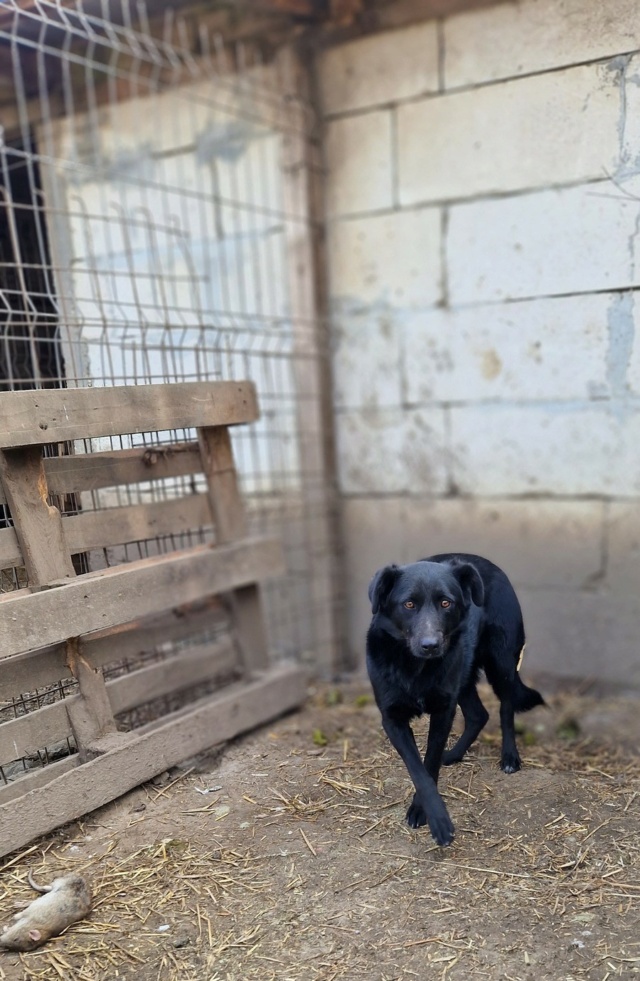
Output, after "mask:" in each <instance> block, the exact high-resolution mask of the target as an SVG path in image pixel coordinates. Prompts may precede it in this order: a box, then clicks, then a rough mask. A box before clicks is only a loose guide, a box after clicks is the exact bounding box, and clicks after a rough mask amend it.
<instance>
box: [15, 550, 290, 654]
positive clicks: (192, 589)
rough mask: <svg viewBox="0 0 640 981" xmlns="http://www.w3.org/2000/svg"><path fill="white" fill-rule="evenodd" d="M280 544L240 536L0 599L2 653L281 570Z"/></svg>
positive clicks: (58, 639) (40, 644) (42, 644)
mask: <svg viewBox="0 0 640 981" xmlns="http://www.w3.org/2000/svg"><path fill="white" fill-rule="evenodd" d="M283 570H284V562H283V555H282V548H281V545H280V543H279V542H278V541H275V540H268V539H245V540H244V541H241V542H235V543H231V544H228V545H223V546H220V547H218V548H215V549H214V548H211V547H209V546H206V545H205V546H199V547H197V548H190V549H183V550H181V551H179V552H175V553H172V554H171V555H166V556H164V555H163V556H159V557H157V558H153V559H141V560H140V561H138V562H131V563H129V564H128V565H122V566H117V567H116V568H113V569H106V570H104V571H100V572H92V573H88V574H87V575H84V576H79V577H77V578H76V579H75V580H73V581H69V582H68V583H66V582H65V583H63V584H61V585H59V586H58V587H57V588H53V589H46V590H43V591H42V592H39V593H33V594H26V595H25V594H20V595H14V594H11V593H7V594H5V596H4V597H3V599H2V600H0V658H2V657H8V656H9V655H11V654H17V653H21V652H23V651H28V650H33V649H34V648H36V647H45V646H48V645H49V644H56V643H60V642H62V641H64V640H66V639H67V638H69V637H77V636H79V635H81V634H84V633H89V632H90V631H92V630H95V629H96V627H97V626H98V625H99V626H101V627H103V628H106V627H114V626H116V625H117V624H119V623H127V622H129V621H131V620H135V619H136V618H138V617H140V616H150V615H152V614H154V613H162V612H163V611H165V610H167V609H170V608H171V607H173V606H177V605H179V604H182V603H191V602H195V601H196V600H199V599H203V598H204V597H205V596H208V595H213V594H215V593H220V592H226V591H227V590H232V589H236V588H238V587H240V586H246V585H249V584H250V583H253V582H255V581H259V580H260V579H264V578H268V577H270V576H274V575H279V574H282V572H283Z"/></svg>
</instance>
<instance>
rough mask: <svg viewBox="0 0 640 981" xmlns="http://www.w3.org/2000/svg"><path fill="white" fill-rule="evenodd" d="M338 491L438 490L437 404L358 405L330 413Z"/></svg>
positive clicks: (441, 446) (443, 463) (442, 463)
mask: <svg viewBox="0 0 640 981" xmlns="http://www.w3.org/2000/svg"><path fill="white" fill-rule="evenodd" d="M336 431H337V448H338V474H339V486H340V490H341V491H342V493H344V494H403V493H409V492H411V493H415V494H419V493H424V494H441V493H443V492H444V490H445V488H446V484H447V454H446V450H445V442H446V440H445V424H444V414H443V412H442V410H440V409H435V410H433V411H423V410H413V411H411V410H404V409H401V408H397V409H384V408H383V409H363V410H360V411H348V412H347V411H342V412H338V413H337V415H336Z"/></svg>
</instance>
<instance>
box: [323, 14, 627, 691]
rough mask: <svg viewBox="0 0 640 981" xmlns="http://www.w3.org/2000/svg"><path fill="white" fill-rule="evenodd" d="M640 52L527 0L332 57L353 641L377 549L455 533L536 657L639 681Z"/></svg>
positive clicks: (619, 29) (539, 662) (410, 550)
mask: <svg viewBox="0 0 640 981" xmlns="http://www.w3.org/2000/svg"><path fill="white" fill-rule="evenodd" d="M639 49H640V19H639V18H638V16H637V8H636V4H635V2H632V0H521V2H519V3H517V4H513V3H509V4H501V5H498V6H496V7H492V8H485V9H482V10H479V11H474V12H469V13H466V14H460V15H457V16H453V17H451V18H448V19H447V18H445V19H443V20H440V21H433V22H425V23H422V24H419V25H416V26H412V27H408V28H403V29H401V30H396V31H392V32H387V33H383V34H378V35H371V36H367V37H364V38H361V39H358V40H354V41H349V42H347V43H344V44H340V45H337V46H335V47H332V48H330V49H328V50H326V51H324V52H323V53H322V54H321V55H320V56H319V58H318V62H317V66H316V67H317V72H318V80H319V90H320V93H321V103H322V112H323V115H324V121H325V134H326V139H325V147H324V149H325V161H326V168H327V186H326V214H327V242H328V258H329V290H330V298H331V320H332V327H331V329H332V343H333V374H334V386H335V389H334V402H335V410H336V437H337V446H338V466H339V483H340V490H341V494H342V501H343V515H342V518H343V532H344V539H345V551H346V558H347V569H348V589H349V595H348V598H347V599H348V610H349V643H350V649H351V655H352V657H353V660H354V663H362V657H363V649H364V633H365V629H366V624H367V621H368V617H369V610H368V604H367V595H366V594H367V584H368V582H369V579H370V577H371V575H372V574H373V572H374V571H375V570H376V568H378V567H379V566H380V565H382V564H384V563H386V562H389V561H397V562H406V561H411V560H413V559H415V558H418V557H420V556H422V555H425V554H428V553H430V552H437V551H444V550H447V551H448V550H458V549H460V550H465V551H477V552H480V553H482V554H484V555H487V556H488V557H490V558H492V559H493V560H494V561H496V562H498V563H499V564H501V565H502V566H503V567H504V568H505V570H506V571H507V572H508V573H509V574H510V575H511V577H512V579H513V581H514V583H515V584H516V586H517V588H518V592H519V594H520V597H521V600H522V604H523V608H524V612H525V622H526V628H527V633H528V638H529V642H528V646H527V651H528V659H527V662H526V667H527V669H528V670H529V672H530V673H544V672H551V673H553V674H555V675H557V676H563V677H565V678H585V677H593V678H594V679H597V680H598V681H600V682H601V683H603V684H604V685H609V684H613V685H622V686H630V687H634V688H637V689H640V628H639V624H640V324H639V322H638V318H639V310H638V303H637V302H636V291H637V289H638V287H639V286H640V244H639V242H638V239H639V237H640V54H639V53H638V52H639Z"/></svg>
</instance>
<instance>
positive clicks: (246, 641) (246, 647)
mask: <svg viewBox="0 0 640 981" xmlns="http://www.w3.org/2000/svg"><path fill="white" fill-rule="evenodd" d="M198 441H199V443H200V448H201V453H202V462H203V465H204V473H205V477H206V479H207V489H208V492H209V500H210V502H211V512H212V514H213V518H214V522H215V527H216V535H217V540H218V541H219V542H221V543H223V542H231V541H233V540H234V539H235V538H242V537H243V536H244V535H246V533H247V518H246V512H245V508H244V502H243V500H242V498H241V496H240V488H239V486H238V475H237V472H236V468H235V463H234V459H233V447H232V445H231V437H230V435H229V430H228V429H226V428H225V427H224V426H215V427H209V428H206V429H199V430H198ZM229 599H230V604H231V610H232V615H233V623H234V628H235V632H236V636H237V638H238V643H239V645H240V650H241V653H242V660H243V663H244V664H245V666H246V668H247V670H248V671H262V670H264V668H265V667H266V666H267V664H268V661H269V651H268V645H267V637H266V631H265V618H264V611H263V608H262V598H261V596H260V587H259V586H258V585H257V581H254V582H253V583H248V584H246V585H242V586H241V588H237V589H235V591H234V592H232V593H231V594H230V597H229Z"/></svg>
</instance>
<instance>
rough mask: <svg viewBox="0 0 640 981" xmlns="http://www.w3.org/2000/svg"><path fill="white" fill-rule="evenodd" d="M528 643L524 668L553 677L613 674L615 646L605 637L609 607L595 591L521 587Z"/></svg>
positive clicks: (587, 676)
mask: <svg viewBox="0 0 640 981" xmlns="http://www.w3.org/2000/svg"><path fill="white" fill-rule="evenodd" d="M518 595H519V598H520V603H521V606H522V612H523V615H524V625H525V632H526V635H527V649H526V654H525V658H524V662H523V666H522V673H523V675H524V677H525V679H526V678H527V676H528V675H530V674H533V675H535V674H536V672H544V673H547V672H548V673H549V674H551V675H554V676H555V677H557V678H563V677H564V678H567V679H574V680H575V679H578V678H603V677H605V676H606V677H611V676H612V675H614V674H615V673H616V672H615V668H614V650H613V648H612V647H611V643H610V638H609V637H608V625H609V624H608V619H609V617H608V612H607V606H606V602H605V601H604V600H603V597H602V596H601V595H599V594H598V593H596V592H586V591H584V590H573V589H565V590H562V591H561V592H558V590H557V589H526V588H525V589H521V590H519V591H518Z"/></svg>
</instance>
